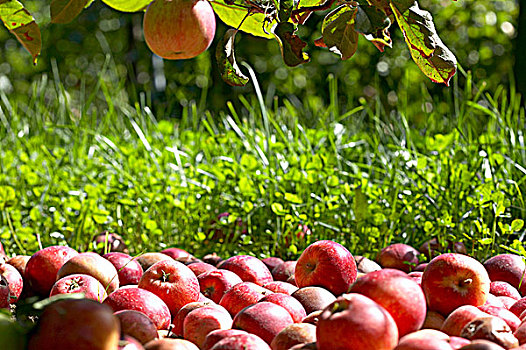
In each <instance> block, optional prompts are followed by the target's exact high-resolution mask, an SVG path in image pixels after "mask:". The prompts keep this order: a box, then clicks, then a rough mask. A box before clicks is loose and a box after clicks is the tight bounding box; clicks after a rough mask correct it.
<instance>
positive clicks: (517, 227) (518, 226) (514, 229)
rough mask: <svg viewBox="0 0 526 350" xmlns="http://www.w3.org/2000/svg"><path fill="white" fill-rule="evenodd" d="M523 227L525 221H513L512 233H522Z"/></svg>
mask: <svg viewBox="0 0 526 350" xmlns="http://www.w3.org/2000/svg"><path fill="white" fill-rule="evenodd" d="M523 226H524V221H523V220H521V219H515V220H513V221H512V222H511V231H512V232H517V231H520V230H521V229H522V227H523Z"/></svg>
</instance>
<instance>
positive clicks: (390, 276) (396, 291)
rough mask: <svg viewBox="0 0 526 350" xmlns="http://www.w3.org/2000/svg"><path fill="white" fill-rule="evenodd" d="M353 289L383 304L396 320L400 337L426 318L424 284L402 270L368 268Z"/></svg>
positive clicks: (414, 328)
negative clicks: (421, 285) (374, 269)
mask: <svg viewBox="0 0 526 350" xmlns="http://www.w3.org/2000/svg"><path fill="white" fill-rule="evenodd" d="M351 293H360V294H363V295H365V296H367V297H369V298H371V299H372V300H374V301H375V302H377V303H378V304H379V305H381V306H383V307H384V309H386V310H387V311H388V312H389V313H390V314H391V316H392V317H393V319H394V320H395V322H396V325H397V326H398V335H399V336H400V337H403V336H404V335H406V334H408V333H411V332H415V331H417V330H419V329H420V328H421V327H422V324H423V323H424V320H425V318H426V311H427V307H426V298H425V296H424V293H423V292H422V288H420V286H419V285H418V283H416V282H415V281H414V280H413V279H411V278H409V277H407V274H406V273H404V272H402V271H400V270H395V269H389V268H387V269H382V270H379V271H373V272H369V273H368V274H365V275H363V276H361V277H360V278H358V279H357V280H356V282H355V283H354V284H353V285H352V287H351Z"/></svg>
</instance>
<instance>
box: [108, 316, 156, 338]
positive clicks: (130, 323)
mask: <svg viewBox="0 0 526 350" xmlns="http://www.w3.org/2000/svg"><path fill="white" fill-rule="evenodd" d="M114 315H115V316H116V317H117V318H118V319H119V324H120V326H121V334H124V335H128V336H130V337H133V338H134V339H137V341H139V343H141V344H143V345H144V344H146V343H147V342H149V341H151V340H154V339H157V338H158V335H157V327H156V326H155V323H153V321H152V320H151V319H150V318H149V317H148V316H146V315H145V314H144V313H143V312H140V311H137V310H120V311H117V312H115V313H114Z"/></svg>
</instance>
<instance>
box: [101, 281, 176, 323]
mask: <svg viewBox="0 0 526 350" xmlns="http://www.w3.org/2000/svg"><path fill="white" fill-rule="evenodd" d="M104 304H106V305H109V306H110V307H111V308H112V309H113V311H115V312H116V311H120V310H136V311H140V312H142V313H144V314H145V315H146V316H148V317H149V318H150V319H151V320H152V321H153V323H155V326H156V327H157V329H167V328H168V326H169V325H170V321H171V317H170V310H169V309H168V306H166V304H165V302H164V301H163V300H162V299H161V298H159V297H158V296H157V295H155V294H153V293H152V292H150V291H147V290H146V289H142V288H136V287H130V286H124V287H122V288H119V289H117V290H116V291H115V292H113V293H111V294H109V295H108V297H107V298H106V299H105V300H104Z"/></svg>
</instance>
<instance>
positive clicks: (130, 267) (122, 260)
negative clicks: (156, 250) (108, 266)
mask: <svg viewBox="0 0 526 350" xmlns="http://www.w3.org/2000/svg"><path fill="white" fill-rule="evenodd" d="M102 257H103V258H105V259H107V260H108V261H109V262H111V263H112V264H113V266H115V269H117V274H118V276H119V285H120V286H125V285H128V284H138V283H139V280H140V279H141V276H142V274H143V270H142V267H141V265H140V264H139V263H138V262H137V260H136V259H135V258H132V257H131V256H129V255H128V254H125V253H119V252H112V253H108V254H104V255H103V256H102Z"/></svg>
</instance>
